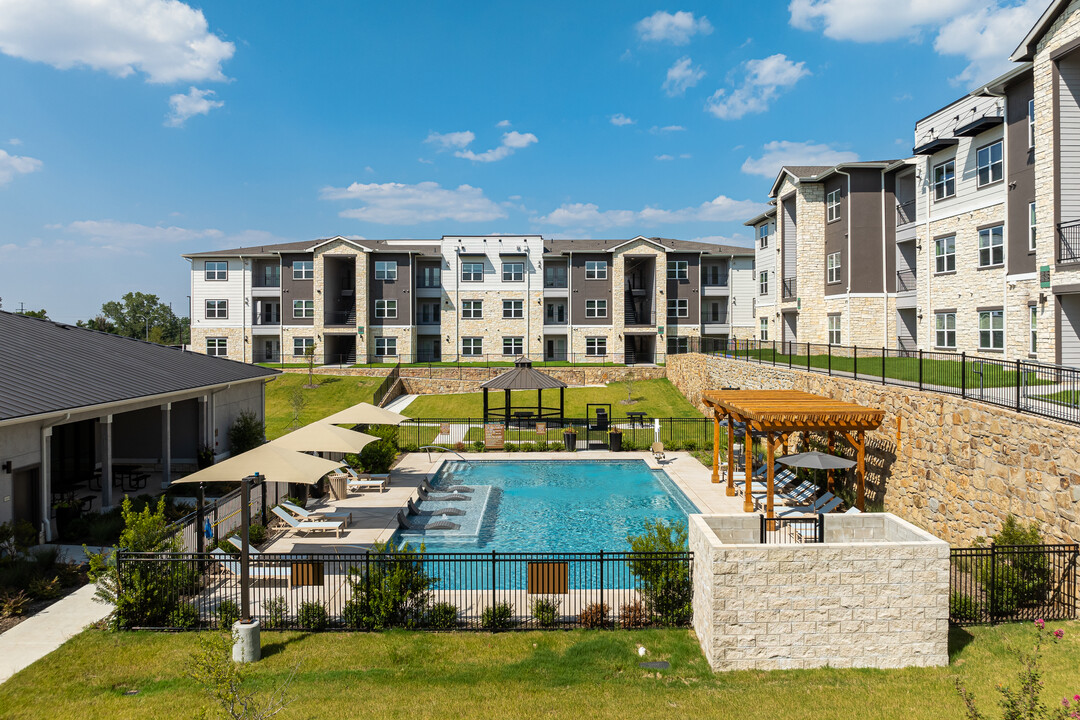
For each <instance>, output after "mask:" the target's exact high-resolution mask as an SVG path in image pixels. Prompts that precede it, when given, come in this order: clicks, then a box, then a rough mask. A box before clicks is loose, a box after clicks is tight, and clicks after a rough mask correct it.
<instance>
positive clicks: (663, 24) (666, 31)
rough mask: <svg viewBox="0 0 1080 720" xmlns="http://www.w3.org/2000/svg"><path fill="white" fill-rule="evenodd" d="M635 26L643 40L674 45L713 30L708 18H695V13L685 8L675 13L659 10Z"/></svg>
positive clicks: (685, 42) (681, 43)
mask: <svg viewBox="0 0 1080 720" xmlns="http://www.w3.org/2000/svg"><path fill="white" fill-rule="evenodd" d="M635 27H636V28H637V31H638V37H640V38H641V39H642V40H646V41H650V42H669V43H671V44H672V45H686V44H687V43H689V42H690V38H692V37H693V36H694V35H708V34H710V33H711V32H712V31H713V26H712V24H711V23H710V22H709V20H708V18H706V17H704V16H702V17H701V18H695V17H694V13H691V12H686V11H685V10H680V11H679V12H677V13H675V14H672V13H669V12H665V11H663V10H658V11H657V12H655V13H653V14H652V15H650V16H649V17H647V18H644V19H642V20H639V21H638V23H637V25H636V26H635Z"/></svg>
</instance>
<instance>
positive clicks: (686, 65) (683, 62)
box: [663, 57, 705, 97]
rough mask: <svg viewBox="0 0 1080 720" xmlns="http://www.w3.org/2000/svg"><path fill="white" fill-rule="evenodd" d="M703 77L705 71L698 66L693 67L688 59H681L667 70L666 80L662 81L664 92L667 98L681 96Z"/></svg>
mask: <svg viewBox="0 0 1080 720" xmlns="http://www.w3.org/2000/svg"><path fill="white" fill-rule="evenodd" d="M703 77H705V71H704V70H702V69H701V67H700V66H698V67H694V64H693V61H692V60H690V58H689V57H681V58H679V59H678V60H676V61H675V64H674V65H672V66H671V67H669V68H668V71H667V79H665V80H664V85H663V87H664V92H665V93H667V94H668V97H675V96H676V95H683V94H685V93H686V90H687V89H688V88H692V87H694V86H695V85H697V84H698V83H699V82H701V78H703Z"/></svg>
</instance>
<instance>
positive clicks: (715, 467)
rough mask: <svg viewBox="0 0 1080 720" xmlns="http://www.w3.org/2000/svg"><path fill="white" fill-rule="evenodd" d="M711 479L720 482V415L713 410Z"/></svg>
mask: <svg viewBox="0 0 1080 720" xmlns="http://www.w3.org/2000/svg"><path fill="white" fill-rule="evenodd" d="M712 481H713V482H714V483H718V482H720V416H719V415H717V414H716V411H713V436H712Z"/></svg>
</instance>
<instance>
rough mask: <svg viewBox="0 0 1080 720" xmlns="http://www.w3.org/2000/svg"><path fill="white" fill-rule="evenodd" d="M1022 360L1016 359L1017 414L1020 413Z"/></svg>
mask: <svg viewBox="0 0 1080 720" xmlns="http://www.w3.org/2000/svg"><path fill="white" fill-rule="evenodd" d="M1020 372H1021V370H1020V358H1017V359H1016V412H1020Z"/></svg>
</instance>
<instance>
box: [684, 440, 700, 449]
mask: <svg viewBox="0 0 1080 720" xmlns="http://www.w3.org/2000/svg"><path fill="white" fill-rule="evenodd" d="M683 447H684V448H685V449H686V450H689V451H691V452H693V451H694V450H697V449H698V444H697V441H696V440H687V441H686V442H685V443H684V444H683Z"/></svg>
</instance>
